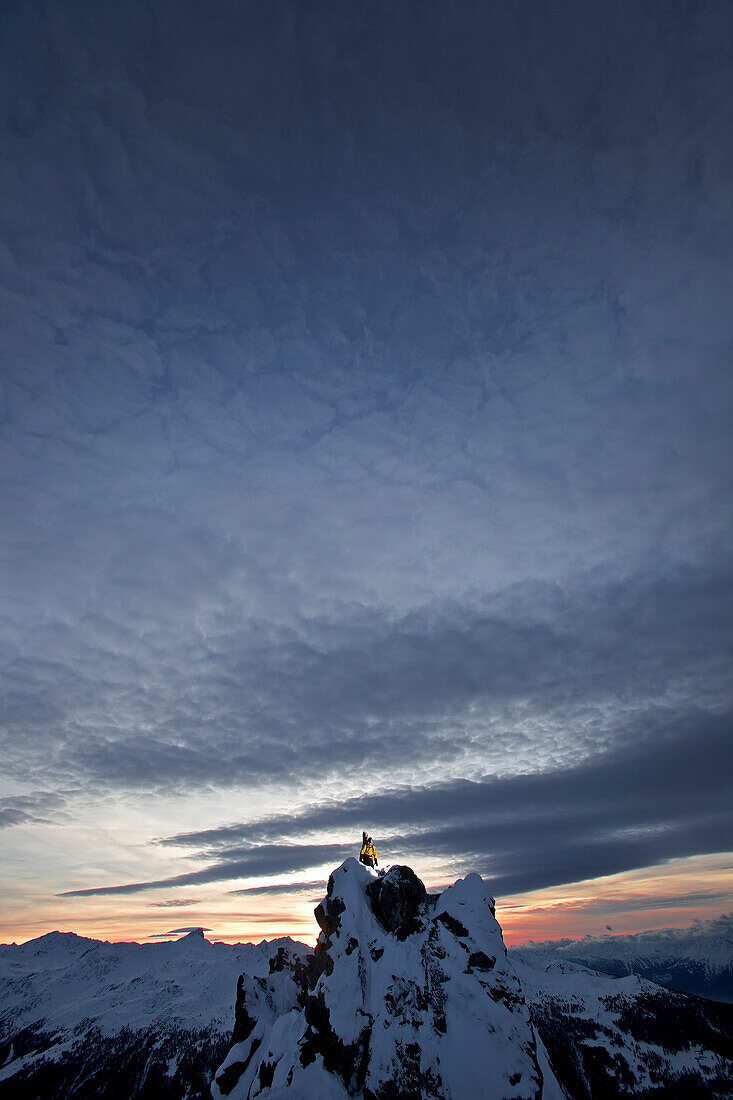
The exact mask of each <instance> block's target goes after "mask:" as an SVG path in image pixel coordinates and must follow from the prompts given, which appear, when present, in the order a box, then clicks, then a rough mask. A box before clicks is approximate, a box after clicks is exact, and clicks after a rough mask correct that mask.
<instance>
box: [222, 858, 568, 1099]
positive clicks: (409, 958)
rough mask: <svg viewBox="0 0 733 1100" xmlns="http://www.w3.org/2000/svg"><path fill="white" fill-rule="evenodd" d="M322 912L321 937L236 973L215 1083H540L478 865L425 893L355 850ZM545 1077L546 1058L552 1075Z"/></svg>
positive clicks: (435, 1086) (343, 1090)
mask: <svg viewBox="0 0 733 1100" xmlns="http://www.w3.org/2000/svg"><path fill="white" fill-rule="evenodd" d="M315 916H316V919H317V921H318V924H319V926H320V928H321V933H320V936H319V937H318V943H317V946H316V950H315V952H314V954H313V956H311V958H310V959H308V960H306V962H305V963H304V962H303V960H302V959H297V958H294V959H293V960H291V961H288V959H287V958H286V957H285V954H283V957H282V959H281V960H280V961H279V963H278V966H277V968H276V969H274V970H273V972H271V974H270V976H269V978H268V979H267V983H266V985H265V986H264V987H263V983H262V982H255V981H251V980H248V979H247V978H246V976H243V977H242V979H240V984H239V987H238V996H237V1013H236V1021H237V1022H236V1024H235V1035H234V1038H235V1045H234V1046H233V1048H232V1050H231V1051H230V1053H229V1056H228V1058H227V1059H226V1061H225V1062H224V1064H223V1066H222V1067H221V1070H220V1071H219V1073H218V1074H217V1077H216V1080H215V1083H214V1085H213V1089H212V1091H213V1095H214V1096H219V1097H220V1096H228V1097H230V1100H247V1098H249V1097H250V1096H253V1095H254V1094H255V1092H257V1095H260V1091H259V1090H261V1089H263V1085H264V1086H266V1087H265V1089H264V1091H263V1093H262V1094H263V1095H267V1094H268V1091H267V1089H268V1087H271V1088H272V1091H273V1095H274V1094H275V1092H277V1094H278V1095H279V1094H280V1093H279V1090H288V1091H290V1093H291V1095H293V1096H305V1095H314V1096H315V1095H320V1096H324V1097H326V1096H328V1097H345V1096H348V1095H354V1094H355V1093H361V1094H363V1095H364V1096H373V1097H381V1096H413V1095H415V1096H416V1095H429V1096H431V1097H434V1098H436V1100H440V1098H442V1097H449V1096H502V1097H505V1098H506V1100H510V1098H516V1100H520V1098H522V1100H531V1098H539V1097H540V1096H541V1095H542V1081H543V1073H542V1071H541V1069H540V1066H539V1064H538V1061H537V1045H536V1039H535V1035H534V1032H533V1030H532V1025H531V1022H530V1018H529V1012H528V1009H527V1006H526V1005H525V1003H524V999H523V997H522V993H521V989H520V986H519V982H518V980H517V977H516V975H515V973H514V969H513V966H512V964H511V963H510V962H509V960H508V959H507V955H506V950H505V948H504V942H503V939H502V935H501V929H500V927H499V925H498V923H497V921H496V917H495V914H494V900H493V898H492V897H491V896H490V894H489V892H488V890H487V888H486V884H485V883H484V881H483V879H481V877H480V876H479V875H469V876H467V878H465V879H460V880H459V881H458V882H456V883H455V885H454V886H451V887H449V888H448V889H447V890H444V891H443V893H442V894H440V895H429V894H428V893H427V891H426V889H425V886H424V884H423V883H422V882H421V881H420V879H419V878H418V876H417V875H416V874H415V872H414V871H413V870H412V868H410V867H407V866H394V867H392V868H390V870H389V871H388V872H387V873H386V874H378V873H377V872H376V871H374V870H372V869H371V868H368V867H364V866H363V865H362V864H360V863H359V862H358V861H357V860H355V859H347V860H346V861H345V862H344V863H342V864H341V866H340V867H337V868H336V869H335V870H334V871H333V872H332V874H331V875H330V877H329V880H328V889H327V893H326V897H325V898H324V899H323V901H322V902H320V904H319V905H318V906H317V908H316V910H315ZM546 1077H547V1071H546V1073H545V1078H546Z"/></svg>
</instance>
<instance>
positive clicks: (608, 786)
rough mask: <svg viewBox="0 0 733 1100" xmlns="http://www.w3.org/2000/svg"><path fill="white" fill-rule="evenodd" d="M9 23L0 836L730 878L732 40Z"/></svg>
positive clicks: (221, 856) (241, 14)
mask: <svg viewBox="0 0 733 1100" xmlns="http://www.w3.org/2000/svg"><path fill="white" fill-rule="evenodd" d="M0 18H1V19H2V27H0V43H1V45H0V55H1V56H0V102H1V103H2V105H3V106H2V144H3V154H4V155H3V161H2V168H1V169H0V171H1V172H2V175H1V176H0V188H1V192H2V202H0V316H1V318H2V326H3V346H2V349H0V356H1V361H0V365H1V370H2V417H3V432H2V448H3V456H2V467H1V468H2V479H3V480H2V487H1V492H0V509H1V511H0V537H1V539H2V583H3V592H2V594H0V595H1V598H0V664H1V671H2V677H3V685H4V687H3V691H4V717H3V729H2V738H3V740H2V758H3V766H4V771H5V777H6V778H5V781H4V785H3V787H2V788H1V789H0V794H2V795H3V798H2V799H0V826H5V827H6V828H7V829H8V830H13V829H16V828H18V827H21V828H26V827H28V828H30V827H32V826H34V824H36V823H38V822H43V821H46V820H49V819H53V820H59V815H60V814H62V813H65V814H66V815H67V816H66V818H65V819H64V820H65V821H66V822H67V823H68V825H67V827H71V826H73V821H74V814H75V807H77V806H79V805H80V804H82V803H84V804H86V803H88V802H89V801H90V800H92V801H94V800H99V801H100V805H102V806H106V807H107V809H106V810H104V812H105V814H107V815H109V814H111V813H114V812H116V811H115V810H114V809H113V808H114V807H119V806H121V805H124V804H125V799H126V798H127V797H128V796H129V795H130V794H131V792H142V791H148V792H149V793H150V798H151V800H152V803H154V800H155V798H156V797H159V796H161V797H162V796H164V795H165V796H170V795H171V794H175V793H178V794H180V795H187V794H188V793H192V792H202V791H203V792H209V793H210V792H212V791H214V792H216V791H219V790H221V791H222V801H221V806H222V810H221V813H220V815H219V817H218V819H217V820H216V821H213V822H212V830H211V831H204V832H200V833H199V834H198V835H196V836H190V835H184V834H187V833H188V832H189V831H190V828H187V822H186V818H185V815H184V816H182V819H181V821H180V822H172V823H171V829H170V833H171V837H169V838H168V840H167V842H166V843H165V844H164V846H163V847H164V848H165V849H166V850H168V851H170V852H171V854H174V853H177V852H179V851H180V852H183V851H185V850H186V849H188V854H193V855H194V856H195V863H196V869H195V870H193V871H188V870H184V871H182V872H181V873H180V874H172V875H170V876H166V877H165V878H162V879H161V878H158V877H156V878H155V879H154V880H153V879H152V878H151V879H150V881H149V882H143V881H141V882H138V883H134V884H132V885H131V884H127V883H120V882H116V881H115V882H109V881H100V884H99V889H100V890H122V891H127V892H129V891H133V890H136V891H137V890H141V889H147V888H150V887H151V885H152V886H156V887H157V886H162V885H165V886H169V885H182V884H188V883H195V882H214V881H220V880H224V879H227V878H234V877H245V878H252V879H256V878H257V877H259V876H264V875H278V874H281V873H282V874H285V873H291V872H294V873H299V872H301V871H303V872H306V874H305V878H306V879H308V873H307V872H308V868H311V869H312V868H314V867H316V866H318V865H320V864H321V863H323V862H328V861H330V860H333V861H336V860H338V859H341V858H342V857H343V854H345V853H346V852H347V851H348V850H350V849H348V848H345V847H344V845H343V843H342V840H343V836H344V830H350V829H354V830H360V829H361V827H362V823H366V822H368V823H370V827H371V828H372V831H373V832H374V833H375V836H382V837H383V838H384V839H385V841H386V842H387V843H388V844H391V845H392V848H393V849H394V850H397V849H399V851H400V852H401V853H403V854H404V856H405V858H408V857H409V856H410V853H411V852H413V851H418V850H419V851H421V852H423V853H427V854H429V855H433V856H435V857H436V858H437V859H439V860H444V861H445V864H446V866H448V865H450V866H456V865H459V864H463V863H465V864H466V865H470V866H471V868H472V869H474V870H480V871H482V872H483V873H486V874H487V875H489V876H490V877H491V878H492V881H493V882H494V885H495V890H496V892H497V893H501V892H503V893H508V892H512V891H519V890H529V889H535V888H540V887H542V886H546V885H552V884H554V883H557V882H569V881H574V880H575V879H578V878H590V877H593V876H595V875H601V874H609V873H614V872H615V871H619V870H624V869H629V868H632V867H643V866H645V865H648V864H651V863H654V862H659V861H661V860H663V859H669V858H674V857H679V856H685V855H695V854H702V853H709V852H715V851H726V850H729V849H733V838H732V837H731V828H732V823H731V816H730V811H729V809H728V805H729V801H730V791H731V777H732V769H731V755H730V745H731V724H730V716H731V713H733V698H732V697H731V675H730V669H731V664H730V662H731V625H730V624H731V621H732V614H731V613H732V611H733V608H732V607H731V592H732V591H733V585H732V583H731V582H732V581H733V561H732V559H731V551H730V546H731V543H730V471H731V459H732V458H733V455H732V454H731V447H732V444H731V440H732V439H733V432H731V427H732V426H733V425H732V424H731V419H732V417H731V411H732V400H731V397H732V394H731V390H732V384H731V372H730V362H731V321H730V317H731V311H730V301H731V289H732V288H731V270H732V267H731V261H732V259H733V247H732V240H731V235H732V229H731V227H732V226H733V219H732V218H731V213H732V211H731V196H732V194H733V188H732V180H731V175H732V173H731V154H730V134H731V132H733V109H732V108H733V88H731V84H732V83H733V56H732V54H733V50H732V46H733V9H731V6H730V5H729V4H727V3H724V2H715V0H713V2H707V3H706V2H701V3H697V4H691V3H686V2H684V3H683V2H681V0H663V2H662V0H648V2H642V3H636V4H633V5H630V4H622V3H600V2H598V3H596V2H594V0H593V2H590V3H589V2H587V0H585V2H583V3H580V2H579V0H577V2H576V0H572V2H561V3H554V4H552V5H547V4H536V3H534V2H524V0H512V2H511V3H510V2H508V0H507V2H499V3H492V4H487V3H483V2H482V3H478V2H477V3H469V2H465V0H459V2H457V3H453V4H449V5H445V4H438V3H413V2H409V0H407V2H406V0H400V2H394V3H389V2H380V0H377V2H375V3H370V4H368V5H357V4H352V3H344V4H337V5H334V4H332V3H325V2H324V3H320V2H315V3H313V2H308V3H306V2H296V0H292V2H279V0H274V2H272V3H267V4H262V3H254V2H253V3H248V2H245V3H234V2H233V0H232V2H228V0H217V2H215V3H213V4H211V5H201V4H199V3H197V4H193V3H188V2H186V0H177V2H175V3H173V2H170V0H162V2H160V3H157V4H155V5H151V4H148V3H143V2H140V3H135V2H129V3H125V4H119V5H117V4H114V5H113V4H98V3H92V2H89V3H81V2H78V0H67V2H65V3H61V2H59V0H52V2H44V0H37V2H27V0H19V2H18V3H14V4H12V5H10V4H6V5H5V6H4V9H3V12H2V15H1V16H0ZM334 785H337V786H338V788H339V790H340V791H341V794H342V804H338V805H337V804H334V803H332V801H331V798H330V795H331V792H332V791H333V790H334ZM270 788H271V789H272V791H273V799H274V801H273V808H272V813H271V815H270V816H269V817H268V818H266V819H263V816H262V814H261V813H260V814H259V820H258V821H257V823H256V824H253V822H252V821H251V820H249V819H248V817H247V814H246V806H247V797H246V795H247V792H253V791H258V792H259V793H260V794H262V792H267V791H268V790H269V789H270ZM324 792H326V793H325V794H324ZM291 801H293V802H295V803H297V806H298V809H297V812H296V813H295V814H289V813H288V812H287V810H288V804H289V802H291ZM152 803H151V804H152ZM232 805H236V806H239V807H240V808H242V812H241V813H240V812H233V811H232V809H231V807H232ZM240 818H241V820H240ZM232 823H233V824H232ZM225 826H229V828H225ZM154 835H155V833H154V832H153V831H152V827H151V839H152V837H153V836H154ZM357 835H358V832H357ZM304 836H306V839H305V840H304V839H303V837H304ZM489 853H490V854H489ZM37 858H38V861H39V862H38V867H39V874H42V872H43V855H42V854H41V853H39V854H38V857H37ZM69 885H70V888H72V889H70V892H71V893H74V894H77V895H78V894H79V893H82V894H84V893H90V892H92V893H93V892H95V891H96V890H97V888H96V887H94V888H93V889H89V888H86V887H85V888H84V889H82V890H77V889H76V887H75V886H74V884H73V883H72V884H69ZM309 885H310V884H309Z"/></svg>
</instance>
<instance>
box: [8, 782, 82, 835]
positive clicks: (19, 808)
mask: <svg viewBox="0 0 733 1100" xmlns="http://www.w3.org/2000/svg"><path fill="white" fill-rule="evenodd" d="M66 801H67V799H66V797H65V796H64V795H61V794H57V793H53V792H50V791H38V792H36V793H35V794H28V795H9V796H8V797H6V798H0V829H7V828H10V827H11V826H13V825H38V824H47V823H48V821H49V820H50V818H49V816H47V815H49V814H50V815H51V818H55V819H57V818H58V816H59V814H60V812H61V811H62V808H63V807H64V806H65V805H66Z"/></svg>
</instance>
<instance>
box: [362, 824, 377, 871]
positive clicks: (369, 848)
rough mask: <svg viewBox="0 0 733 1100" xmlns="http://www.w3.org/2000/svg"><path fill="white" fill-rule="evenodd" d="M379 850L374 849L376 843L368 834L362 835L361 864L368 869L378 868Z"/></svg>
mask: <svg viewBox="0 0 733 1100" xmlns="http://www.w3.org/2000/svg"><path fill="white" fill-rule="evenodd" d="M378 862H379V861H378V860H377V849H376V848H375V847H374V841H373V840H372V838H371V837H370V836H367V835H366V833H364V832H363V833H362V834H361V851H360V852H359V863H363V864H364V865H365V866H366V867H376V866H377V864H378Z"/></svg>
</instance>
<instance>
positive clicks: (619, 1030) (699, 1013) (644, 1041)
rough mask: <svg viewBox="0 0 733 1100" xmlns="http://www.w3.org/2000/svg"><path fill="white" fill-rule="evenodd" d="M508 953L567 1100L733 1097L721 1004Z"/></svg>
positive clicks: (729, 1028)
mask: <svg viewBox="0 0 733 1100" xmlns="http://www.w3.org/2000/svg"><path fill="white" fill-rule="evenodd" d="M512 955H513V958H514V963H515V966H516V969H517V973H518V975H519V978H520V981H521V983H522V989H523V991H524V996H525V999H526V1001H527V1004H528V1005H529V1007H530V1013H531V1016H532V1021H533V1023H534V1025H535V1027H536V1029H537V1032H538V1034H539V1036H540V1037H541V1039H542V1042H543V1045H544V1046H545V1048H546V1049H547V1052H548V1056H549V1058H550V1060H551V1062H552V1065H553V1068H554V1070H555V1073H556V1074H557V1076H558V1077H559V1079H560V1080H561V1082H562V1084H563V1086H564V1087H565V1089H566V1091H567V1093H568V1095H569V1096H571V1097H573V1098H574V1100H592V1098H593V1097H596V1096H603V1097H604V1098H609V1100H610V1098H614V1097H623V1096H632V1095H633V1096H635V1097H643V1096H647V1095H649V1096H652V1095H653V1096H655V1097H658V1096H664V1097H670V1098H675V1100H678V1098H679V1100H681V1098H682V1097H685V1096H705V1097H710V1098H714V1097H719V1098H721V1100H722V1098H723V1097H730V1096H732V1095H733V1010H731V1009H730V1008H729V1007H728V1006H727V1005H716V1004H712V1003H710V1002H708V1001H705V1000H703V999H702V998H698V997H690V996H685V995H684V994H681V993H673V992H671V991H670V990H667V989H662V988H661V987H660V986H659V985H657V984H656V983H654V982H651V981H647V980H645V979H644V978H640V977H639V976H637V975H629V976H626V977H622V978H614V977H609V976H607V975H603V974H599V973H597V972H595V971H593V970H590V969H588V968H587V967H584V966H580V965H578V964H576V963H572V962H565V961H558V960H557V959H555V958H553V957H552V956H551V955H550V956H543V955H542V954H541V953H540V952H539V951H532V952H528V953H527V955H526V956H524V957H522V956H521V955H520V953H519V952H518V951H514V952H512Z"/></svg>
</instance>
